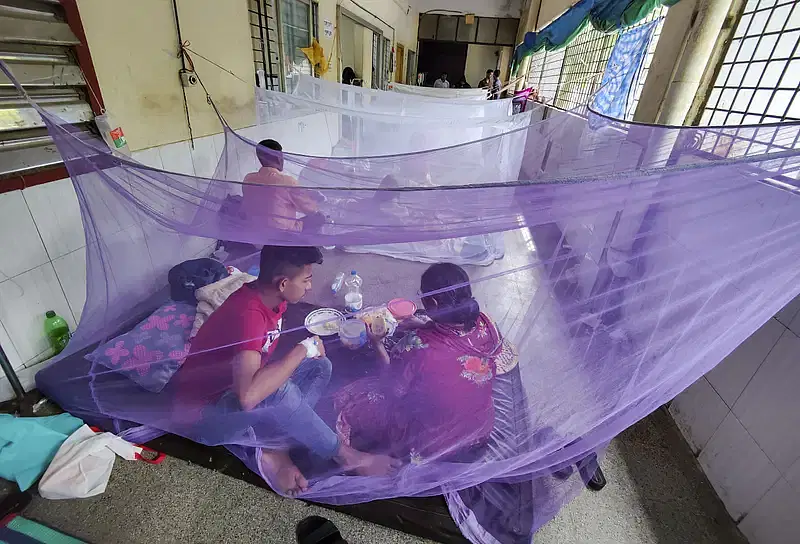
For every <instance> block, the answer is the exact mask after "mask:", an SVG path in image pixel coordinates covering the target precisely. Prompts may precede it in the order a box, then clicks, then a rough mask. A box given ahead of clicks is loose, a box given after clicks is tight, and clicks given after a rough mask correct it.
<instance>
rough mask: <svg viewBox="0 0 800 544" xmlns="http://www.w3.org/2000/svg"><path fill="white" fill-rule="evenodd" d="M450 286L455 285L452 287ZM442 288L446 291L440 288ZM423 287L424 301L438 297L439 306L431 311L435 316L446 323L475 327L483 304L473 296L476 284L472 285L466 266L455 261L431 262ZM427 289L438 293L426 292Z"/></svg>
mask: <svg viewBox="0 0 800 544" xmlns="http://www.w3.org/2000/svg"><path fill="white" fill-rule="evenodd" d="M454 286H457V287H454ZM448 287H453V288H452V289H448ZM442 289H444V291H441V292H437V291H440V290H442ZM420 290H421V291H422V294H423V299H422V300H423V302H425V301H426V300H428V301H435V306H436V309H435V310H432V311H429V312H428V313H429V314H430V317H431V318H432V319H434V320H435V321H440V322H442V323H453V324H458V325H464V327H465V328H466V329H467V330H471V329H472V328H474V327H475V324H476V323H477V322H478V316H479V315H480V313H481V307H480V306H479V305H478V301H477V300H475V298H474V297H473V296H472V287H470V285H469V275H468V274H467V272H466V270H464V269H463V268H461V267H460V266H458V265H457V264H451V263H439V264H434V265H431V266H430V267H429V268H428V269H427V270H426V271H425V272H424V273H423V274H422V280H421V281H420ZM426 293H434V294H432V295H426ZM425 306H426V307H428V308H429V307H432V306H433V304H431V303H430V302H426V304H425Z"/></svg>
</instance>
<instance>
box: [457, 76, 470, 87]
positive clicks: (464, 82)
mask: <svg viewBox="0 0 800 544" xmlns="http://www.w3.org/2000/svg"><path fill="white" fill-rule="evenodd" d="M471 88H472V87H470V86H469V83H468V82H467V78H466V76H461V79H459V80H458V83H456V89H471Z"/></svg>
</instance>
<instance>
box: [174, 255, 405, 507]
mask: <svg viewBox="0 0 800 544" xmlns="http://www.w3.org/2000/svg"><path fill="white" fill-rule="evenodd" d="M321 263H322V253H321V252H320V250H319V249H317V248H315V247H280V246H264V248H263V249H262V250H261V263H260V264H261V270H260V273H259V276H258V279H257V280H256V281H254V282H252V283H246V284H244V285H243V286H242V287H241V288H239V289H238V290H237V291H236V292H234V293H233V294H232V295H231V296H230V297H228V299H227V300H226V301H225V302H224V303H223V304H222V305H221V306H220V307H219V308H218V309H217V310H215V311H214V313H212V314H211V316H210V317H209V318H208V320H207V321H206V322H205V323H204V324H203V326H202V327H201V328H200V330H199V332H198V333H197V336H196V337H195V338H194V340H193V341H192V347H191V351H190V354H189V357H188V358H187V359H186V362H185V363H184V364H183V366H182V367H181V369H180V370H179V371H178V372H177V373H176V376H175V377H176V378H177V379H178V380H177V381H178V383H179V386H178V391H177V393H176V404H175V411H176V412H179V413H180V414H179V415H180V416H182V419H183V420H184V421H187V419H195V431H194V435H198V434H199V435H200V436H199V438H200V439H205V441H206V442H210V443H212V444H213V443H230V441H231V439H233V440H236V439H237V437H240V436H243V435H245V434H246V433H247V432H252V433H253V434H254V435H255V437H254V438H255V441H256V442H257V443H258V441H259V439H261V443H275V442H277V443H285V444H286V445H285V447H284V448H280V449H272V450H269V449H263V450H262V451H261V458H260V467H261V472H262V474H263V475H264V476H267V477H268V478H269V480H270V483H272V484H273V485H275V486H276V487H278V491H280V492H283V493H286V494H288V495H294V494H296V493H298V492H301V491H305V490H306V489H307V487H308V482H307V481H306V479H305V477H304V476H303V475H302V474H301V473H300V470H299V469H298V468H297V467H296V466H295V465H294V463H293V462H292V461H291V459H290V458H289V455H288V454H287V450H288V449H289V447H290V446H292V445H296V444H298V443H299V444H301V445H302V446H304V447H306V448H308V449H309V450H310V451H311V452H312V453H314V454H315V455H317V456H319V457H322V458H323V459H333V460H335V461H336V462H337V463H339V464H340V465H342V466H343V467H345V468H346V469H349V470H355V471H356V472H357V473H359V474H362V475H385V474H387V473H388V472H390V471H391V470H392V469H393V468H394V467H396V466H399V462H398V461H396V460H393V459H390V458H389V457H386V456H379V455H370V454H365V453H361V452H359V451H356V450H354V449H353V448H351V447H350V446H348V445H346V444H342V443H341V442H340V441H339V439H338V437H337V436H336V433H334V432H333V431H332V430H331V429H330V428H329V427H328V426H327V425H326V424H325V422H324V421H322V419H320V417H319V416H318V415H317V414H316V413H315V412H314V405H315V404H316V403H317V401H318V400H319V399H320V397H321V396H322V393H323V391H324V390H325V388H326V387H327V385H328V381H329V380H330V376H331V363H330V361H329V360H328V359H327V358H325V348H324V346H323V344H322V341H321V340H320V339H319V338H317V337H313V338H308V339H306V340H304V341H303V342H301V343H300V344H297V345H296V346H295V347H294V348H293V349H292V350H291V351H290V352H289V353H288V354H287V355H286V356H284V357H283V358H281V359H277V360H275V359H273V358H272V357H271V355H272V353H273V352H274V350H275V348H276V346H277V342H278V336H279V334H280V331H281V323H282V316H283V313H284V311H286V307H287V304H294V303H297V302H299V301H300V299H302V298H303V296H304V295H305V294H306V292H308V291H309V290H310V289H311V276H312V271H311V267H312V265H313V264H321ZM192 410H196V412H195V413H196V416H195V417H194V418H192V417H191V416H188V415H187V412H191V411H192ZM181 412H182V413H181ZM250 430H252V431H250ZM190 436H191V435H190ZM193 437H194V438H197V436H193Z"/></svg>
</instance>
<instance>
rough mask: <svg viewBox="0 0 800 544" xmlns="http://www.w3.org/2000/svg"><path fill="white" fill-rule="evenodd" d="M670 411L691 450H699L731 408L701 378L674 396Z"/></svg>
mask: <svg viewBox="0 0 800 544" xmlns="http://www.w3.org/2000/svg"><path fill="white" fill-rule="evenodd" d="M669 412H670V414H672V417H673V419H674V420H675V423H676V424H677V425H678V428H679V429H680V430H681V433H682V434H683V436H684V438H686V441H687V442H689V446H691V448H692V451H694V453H699V452H700V451H701V450H702V449H703V448H704V447H705V445H706V444H707V443H708V441H709V439H711V436H712V435H713V434H714V432H715V431H716V430H717V428H718V427H719V426H720V424H721V423H722V420H723V419H725V416H727V415H728V413H729V412H730V409H729V408H728V407H727V406H726V405H725V403H724V402H722V399H721V398H720V397H719V395H718V394H717V392H716V391H714V388H713V387H711V386H710V385H709V384H708V381H706V379H705V378H700V379H699V380H697V381H696V382H694V383H693V384H692V385H690V386H689V387H688V388H687V389H686V390H684V391H683V392H682V393H681V394H680V395H678V396H677V397H675V400H673V401H672V404H671V405H670V407H669Z"/></svg>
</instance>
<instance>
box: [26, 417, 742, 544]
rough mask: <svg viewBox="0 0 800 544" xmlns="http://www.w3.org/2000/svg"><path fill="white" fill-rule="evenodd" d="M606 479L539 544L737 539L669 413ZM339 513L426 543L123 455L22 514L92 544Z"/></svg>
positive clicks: (180, 466) (368, 541) (384, 535)
mask: <svg viewBox="0 0 800 544" xmlns="http://www.w3.org/2000/svg"><path fill="white" fill-rule="evenodd" d="M603 466H604V470H605V472H606V474H607V476H608V479H609V484H608V486H607V487H606V488H605V489H604V490H603V491H601V492H599V493H592V492H589V491H586V492H584V493H583V494H582V495H581V496H580V497H578V498H577V499H576V500H575V501H573V502H572V503H571V504H570V505H569V506H567V507H566V508H565V509H564V510H562V512H561V513H560V514H559V516H558V517H557V518H556V519H554V520H553V521H552V522H551V523H549V524H548V525H546V526H545V527H544V528H542V529H541V530H540V531H539V533H537V535H536V540H535V541H536V542H537V544H542V543H545V544H549V543H552V544H556V543H558V544H579V543H580V544H582V543H590V542H591V543H593V544H606V543H608V544H612V543H613V544H671V543H675V544H684V543H692V544H741V543H744V542H745V541H744V540H743V538H742V537H741V535H740V534H739V532H738V530H737V529H736V527H735V525H734V524H733V522H732V521H731V520H730V518H729V517H728V516H727V514H726V513H725V510H724V508H723V506H722V505H721V503H720V502H719V500H718V499H717V498H716V496H715V495H714V492H713V490H712V489H711V487H710V486H709V484H708V482H707V481H706V479H705V477H704V476H703V474H702V473H701V472H700V470H699V467H698V465H697V463H696V461H695V459H694V458H693V456H692V453H691V451H690V449H689V447H688V445H686V443H685V442H683V440H682V438H681V437H680V436H679V434H678V432H677V430H676V429H675V427H674V425H673V423H672V421H671V420H670V419H669V416H667V415H666V413H665V412H663V411H658V412H656V413H655V414H653V415H651V416H650V417H648V418H647V419H645V420H643V421H641V422H640V423H638V424H637V425H635V426H634V427H632V428H630V429H628V430H627V431H625V432H624V433H623V434H622V435H620V437H618V438H617V439H616V440H615V441H614V442H613V443H612V444H611V446H610V447H609V448H608V452H607V455H606V458H605V461H604V463H603ZM312 514H320V515H324V516H326V517H328V518H330V519H332V520H334V521H335V522H336V523H337V525H338V526H339V527H340V529H341V530H342V533H343V535H344V536H345V538H347V539H348V541H349V542H350V543H351V544H376V543H381V544H394V543H409V544H414V543H423V542H428V541H425V540H422V539H418V538H415V537H412V536H409V535H407V534H404V533H400V532H397V531H392V530H389V529H386V528H383V527H379V526H377V525H373V524H370V523H366V522H364V521H361V520H357V519H355V518H352V517H349V516H346V515H344V514H340V513H337V512H331V511H328V510H325V509H322V508H320V507H317V506H308V505H306V504H304V503H302V502H299V501H290V500H286V499H282V498H280V497H278V496H276V495H274V494H272V493H270V492H269V491H266V490H264V489H261V488H258V487H255V486H252V485H250V484H247V483H245V482H242V481H240V480H237V479H234V478H231V477H228V476H224V475H222V474H220V473H217V472H214V471H210V470H207V469H204V468H200V467H198V466H196V465H192V464H189V463H187V462H184V461H179V460H176V459H168V460H167V461H166V462H165V463H164V464H163V465H160V466H149V465H145V464H142V463H126V462H123V461H117V464H116V466H115V469H114V473H113V474H112V478H111V482H110V484H109V487H108V490H107V491H106V493H105V494H104V495H101V496H99V497H95V498H91V499H85V500H73V501H47V500H44V499H41V498H36V499H34V501H33V503H32V504H31V506H29V507H28V509H27V511H26V512H25V515H26V516H28V517H30V518H32V519H35V520H37V521H40V522H42V523H45V524H48V525H50V526H52V527H55V528H58V529H61V530H62V531H64V532H67V533H70V534H73V535H75V536H78V537H81V538H83V539H85V540H87V541H89V542H93V543H104V544H105V543H108V544H114V543H125V544H136V543H142V544H154V543H158V542H169V543H175V542H248V543H251V542H258V543H263V544H273V543H274V544H291V543H292V542H294V536H293V532H294V526H295V524H296V523H297V521H299V520H300V519H302V518H303V517H305V516H308V515H312Z"/></svg>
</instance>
